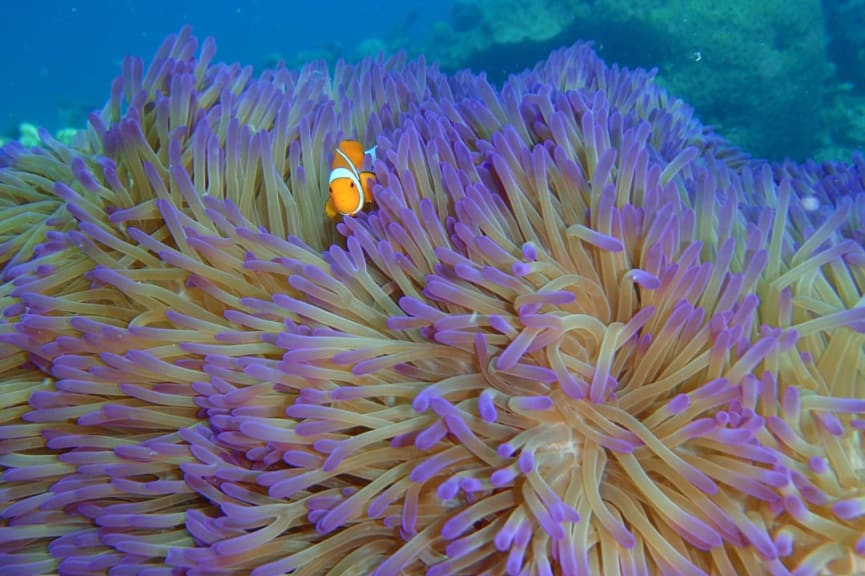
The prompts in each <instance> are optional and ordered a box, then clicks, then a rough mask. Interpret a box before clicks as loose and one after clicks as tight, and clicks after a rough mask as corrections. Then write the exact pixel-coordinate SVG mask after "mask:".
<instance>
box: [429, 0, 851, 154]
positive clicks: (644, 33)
mask: <svg viewBox="0 0 865 576" xmlns="http://www.w3.org/2000/svg"><path fill="white" fill-rule="evenodd" d="M860 28H861V27H860ZM577 38H588V39H592V40H594V41H595V42H596V45H597V47H598V49H599V51H600V52H601V54H602V55H603V56H604V57H605V58H606V59H608V60H612V61H615V62H619V63H621V64H623V65H627V66H645V67H658V68H659V70H660V78H661V79H662V82H663V83H664V85H665V86H666V87H668V88H669V89H670V90H671V91H672V92H673V93H675V94H677V95H678V96H680V97H682V98H684V99H685V100H687V101H688V102H689V103H690V104H691V105H692V106H694V107H695V108H696V109H697V110H698V111H699V114H700V117H701V118H703V119H704V121H706V122H708V123H710V124H713V125H716V126H717V127H718V128H719V130H720V131H721V132H722V133H724V134H725V135H726V136H728V137H729V138H730V139H731V140H732V141H734V142H736V143H737V144H739V145H741V146H742V147H744V148H746V149H748V150H749V151H750V152H751V153H753V154H755V155H760V156H764V157H768V158H777V159H780V158H783V157H785V156H790V157H792V158H796V159H800V160H801V159H804V158H807V157H809V156H810V155H812V154H813V153H814V151H815V150H816V149H817V148H818V146H819V145H820V139H819V136H820V133H821V130H823V128H824V127H823V125H822V123H821V122H822V121H823V120H824V117H823V115H822V114H821V112H822V110H823V107H824V105H825V104H826V101H825V93H824V84H825V83H826V81H827V79H828V78H829V77H830V76H831V75H832V73H833V66H832V64H831V63H830V61H829V58H828V52H827V42H828V38H827V32H826V30H825V27H824V14H823V10H822V7H821V3H820V2H819V1H818V0H809V1H807V2H799V3H797V5H796V8H795V10H793V9H791V8H790V5H789V3H788V2H783V1H782V0H770V1H768V2H760V3H754V2H750V1H748V0H734V1H732V2H724V3H718V2H694V1H692V0H674V1H661V0H641V1H639V2H633V1H630V0H593V1H591V2H588V1H586V2H552V3H550V2H543V1H534V0H520V1H515V0H505V1H504V2H502V1H501V0H496V1H493V0H459V1H458V2H457V3H456V4H455V7H454V12H453V14H452V18H451V23H450V25H449V26H445V27H443V28H441V29H439V30H438V31H437V32H436V33H435V35H434V38H433V39H432V40H431V42H430V43H429V46H428V49H427V53H428V54H429V55H431V56H432V57H435V58H440V59H441V60H442V63H443V65H444V66H445V68H446V69H459V68H462V67H464V66H469V67H472V68H473V69H476V70H485V71H488V72H489V73H490V75H491V78H492V79H493V80H495V81H501V80H503V79H504V78H506V77H507V75H508V74H511V73H515V72H517V71H519V70H521V69H522V68H523V67H525V66H530V65H532V64H533V63H534V62H535V61H536V60H538V59H540V58H541V57H542V55H543V54H545V53H546V52H548V51H549V50H551V49H552V48H554V47H558V46H561V45H563V44H569V43H571V42H573V41H574V40H576V39H577Z"/></svg>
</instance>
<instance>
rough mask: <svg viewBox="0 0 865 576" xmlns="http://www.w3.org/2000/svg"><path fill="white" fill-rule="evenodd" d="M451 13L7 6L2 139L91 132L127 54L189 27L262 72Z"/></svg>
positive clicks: (435, 9)
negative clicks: (38, 131)
mask: <svg viewBox="0 0 865 576" xmlns="http://www.w3.org/2000/svg"><path fill="white" fill-rule="evenodd" d="M301 5H302V6H303V8H298V6H301ZM449 7H450V3H449V2H440V1H437V2H422V3H420V2H419V3H417V4H414V3H408V2H394V1H393V0H365V1H364V2H348V1H346V0H330V1H328V2H300V1H297V0H290V1H288V2H279V1H258V0H243V1H240V0H238V1H235V2H225V1H220V0H216V1H195V2H178V1H177V0H174V1H171V0H148V1H146V2H142V1H138V0H87V1H83V2H67V1H62V0H54V1H48V2H32V3H31V2H22V1H18V2H13V1H5V2H0V37H2V39H3V45H4V54H3V57H2V58H0V136H16V135H17V131H18V128H17V127H18V124H19V123H20V122H22V121H27V122H31V123H33V124H37V125H41V126H45V127H48V128H50V129H51V130H57V129H59V128H61V127H65V126H70V125H71V126H72V127H76V126H81V125H83V122H85V121H86V115H87V113H88V112H89V111H91V110H93V109H96V108H100V107H101V106H102V104H103V103H104V102H105V100H106V98H107V97H108V94H109V87H110V85H111V80H112V79H113V78H114V77H115V76H117V75H118V74H119V72H120V61H121V59H122V58H123V57H124V56H125V55H127V54H134V55H137V56H141V57H143V58H144V60H145V62H146V61H148V60H149V59H150V57H151V56H152V55H153V53H154V51H155V50H156V48H157V47H158V46H159V44H160V43H161V42H162V40H163V38H164V37H165V36H166V35H168V34H170V33H173V32H176V31H178V30H179V29H180V27H181V26H183V25H185V24H191V25H192V26H193V32H194V33H195V34H196V36H198V37H199V38H204V37H205V36H214V37H215V38H216V40H217V45H218V48H219V50H218V52H217V55H216V57H217V59H219V60H223V61H230V62H233V61H239V62H241V63H243V64H253V65H261V64H264V63H265V62H267V61H268V59H271V60H272V59H273V55H274V54H278V55H282V56H284V57H285V58H286V59H291V58H293V57H294V56H296V55H297V54H298V53H300V52H302V51H316V50H329V51H331V52H337V53H338V52H344V53H345V55H350V54H351V53H352V51H353V50H354V48H355V47H356V46H357V45H358V44H359V43H360V42H361V41H362V40H364V39H366V38H370V37H379V38H384V37H386V36H387V35H389V34H391V33H392V31H393V30H394V28H406V29H405V30H401V31H403V32H407V33H408V34H410V35H411V34H413V33H416V34H420V33H421V32H422V31H423V30H425V29H429V27H431V26H432V23H433V22H435V21H436V20H439V19H445V18H446V17H447V14H448V11H449ZM409 10H411V11H412V14H411V15H410V14H409Z"/></svg>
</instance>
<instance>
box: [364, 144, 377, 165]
mask: <svg viewBox="0 0 865 576" xmlns="http://www.w3.org/2000/svg"><path fill="white" fill-rule="evenodd" d="M376 148H378V144H376V145H375V146H373V147H372V148H370V149H369V150H364V151H363V153H364V154H366V155H367V156H369V158H370V160H372V161H373V162H375V149H376Z"/></svg>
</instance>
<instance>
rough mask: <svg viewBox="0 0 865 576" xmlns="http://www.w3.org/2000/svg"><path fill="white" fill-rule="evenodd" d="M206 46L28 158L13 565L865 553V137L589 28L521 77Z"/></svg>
mask: <svg viewBox="0 0 865 576" xmlns="http://www.w3.org/2000/svg"><path fill="white" fill-rule="evenodd" d="M198 49H199V46H198V43H197V41H196V40H195V39H194V38H193V37H192V36H191V34H190V32H189V30H184V31H182V32H181V34H179V35H178V36H176V37H171V38H169V39H167V40H166V42H165V43H164V45H163V46H162V48H161V49H160V50H159V51H158V53H157V54H156V57H155V58H154V59H153V61H152V62H151V63H150V65H149V66H148V67H146V68H145V66H144V64H143V63H142V61H141V60H139V59H137V58H128V59H126V60H125V61H124V64H123V74H122V76H121V77H120V78H118V79H117V81H116V82H115V83H114V84H113V86H112V93H111V97H110V99H109V102H108V104H107V105H106V106H105V108H104V110H103V111H102V112H101V113H100V114H94V115H93V116H92V117H91V119H90V126H89V128H88V129H87V130H86V131H84V132H82V133H81V134H79V136H78V138H77V139H76V141H75V142H74V144H73V145H66V144H63V143H61V142H58V141H57V140H55V139H53V138H52V137H51V136H50V135H49V134H45V133H40V134H39V140H40V142H41V145H40V146H39V147H37V148H33V149H28V148H26V147H24V146H22V145H20V144H19V143H10V144H7V145H6V146H4V147H3V148H2V149H0V222H2V225H0V262H2V284H0V310H2V315H0V397H2V400H3V409H2V412H0V414H2V417H0V466H2V468H3V478H2V487H0V501H2V502H3V506H2V512H0V523H2V525H0V564H2V565H3V566H4V570H6V571H8V572H9V573H18V574H41V573H57V572H60V573H63V574H94V573H105V572H110V573H112V574H127V573H130V574H131V573H144V574H174V573H183V572H185V571H189V572H191V573H207V574H234V573H252V574H255V575H259V576H261V575H267V574H283V573H294V574H333V575H337V574H376V575H378V576H387V575H392V576H396V575H398V574H429V575H432V576H435V575H438V576H444V575H458V574H471V575H476V574H488V575H493V574H508V575H509V576H516V575H518V574H538V575H543V576H546V575H552V574H567V575H576V574H586V575H588V574H600V573H603V574H634V575H638V574H649V573H663V574H674V573H675V574H688V575H691V574H693V575H698V574H710V573H711V574H761V573H772V574H787V573H789V572H790V571H794V570H795V571H796V573H797V574H818V573H821V571H831V572H833V573H845V572H849V571H850V570H852V569H853V568H854V566H855V565H856V563H857V562H861V557H862V555H863V554H865V537H863V533H865V488H863V486H865V471H863V462H862V433H863V432H862V431H863V429H865V419H863V413H865V400H862V398H863V396H865V372H863V366H865V362H863V346H865V333H863V332H865V307H863V294H865V249H863V244H862V242H863V238H862V234H861V230H862V227H863V223H865V162H863V160H862V159H861V158H858V157H857V158H856V159H855V161H854V162H853V163H851V164H843V165H842V164H831V163H825V164H811V163H809V164H804V165H799V164H794V163H786V164H781V165H770V164H767V163H765V162H756V161H750V160H749V159H748V158H747V156H746V155H744V154H742V153H740V152H739V151H738V150H737V149H736V148H734V147H731V146H730V145H729V144H727V143H726V141H724V140H723V139H721V138H719V137H718V136H716V135H715V134H714V133H713V132H712V131H711V130H709V129H707V128H705V127H704V126H703V125H701V124H700V123H699V122H697V121H696V120H695V119H694V118H693V113H692V110H691V108H689V107H688V106H687V105H686V104H684V103H683V102H682V101H680V100H677V99H675V98H672V97H670V96H669V95H668V94H667V92H665V91H664V90H663V89H661V88H659V87H658V86H657V85H656V84H655V82H654V79H653V75H652V74H651V73H648V72H645V71H641V70H636V71H628V70H623V69H619V68H617V67H607V66H606V65H605V64H603V62H602V61H601V60H600V59H599V58H598V57H597V56H596V55H595V54H594V53H593V52H592V51H591V49H590V48H589V47H588V46H587V45H584V44H578V45H575V46H574V47H572V48H569V49H566V50H560V51H557V52H555V53H553V54H551V55H550V56H549V57H548V58H547V59H546V60H545V61H544V62H543V63H541V64H539V65H538V66H537V67H536V68H535V69H533V70H531V71H528V72H526V73H524V74H521V75H517V76H514V77H512V78H511V79H510V80H509V81H508V82H506V83H505V84H504V85H503V86H502V87H501V89H496V88H494V87H493V86H492V85H490V84H489V83H488V82H487V81H486V80H485V79H484V78H482V77H478V76H474V75H472V74H470V73H467V72H462V73H459V74H456V75H453V76H447V75H445V74H443V73H441V72H440V71H439V70H438V68H437V67H436V66H429V65H427V64H426V63H425V61H424V60H423V59H420V60H418V61H413V62H405V61H404V59H403V58H400V57H394V58H392V59H389V60H384V59H381V58H380V59H376V60H372V59H366V60H364V61H363V62H362V63H360V64H359V65H357V66H346V65H342V64H339V65H337V66H336V68H335V69H334V70H333V71H332V72H331V71H329V70H328V69H326V68H325V67H323V66H322V65H320V64H312V65H309V66H307V67H305V68H303V69H302V70H300V71H290V70H287V69H284V68H277V69H274V70H267V71H264V72H263V73H262V74H261V75H260V76H258V77H253V75H252V70H251V68H242V67H240V66H237V65H233V66H229V65H225V64H212V63H211V60H212V58H213V55H214V51H215V46H214V43H213V42H212V41H209V40H208V41H205V42H204V43H203V44H202V46H201V47H200V54H199V55H196V54H197V53H198V51H199V50H198ZM346 136H350V137H354V138H357V139H359V140H361V141H362V142H364V143H372V142H375V143H377V145H378V151H377V160H376V162H375V165H374V169H375V171H376V173H377V178H378V182H379V185H377V186H376V187H375V189H374V192H375V195H376V199H377V207H376V208H375V209H374V210H372V211H371V212H369V213H368V214H361V215H359V217H357V218H351V217H349V218H346V219H345V220H344V221H342V222H341V223H339V224H338V225H337V226H336V227H335V228H334V226H333V225H332V224H330V223H328V222H327V219H326V217H325V215H324V209H323V207H324V203H325V199H326V194H327V192H326V174H327V169H328V164H329V162H330V157H331V155H332V151H333V148H334V146H335V144H336V143H337V142H339V141H340V139H342V138H343V137H346Z"/></svg>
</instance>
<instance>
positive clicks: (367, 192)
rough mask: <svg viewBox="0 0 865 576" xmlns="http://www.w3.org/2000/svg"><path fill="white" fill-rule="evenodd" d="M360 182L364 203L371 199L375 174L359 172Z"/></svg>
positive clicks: (370, 201) (368, 202) (369, 201)
mask: <svg viewBox="0 0 865 576" xmlns="http://www.w3.org/2000/svg"><path fill="white" fill-rule="evenodd" d="M360 182H361V186H362V187H363V199H364V202H365V203H366V204H370V203H372V201H373V197H372V185H373V184H375V174H374V173H373V172H361V173H360Z"/></svg>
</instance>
